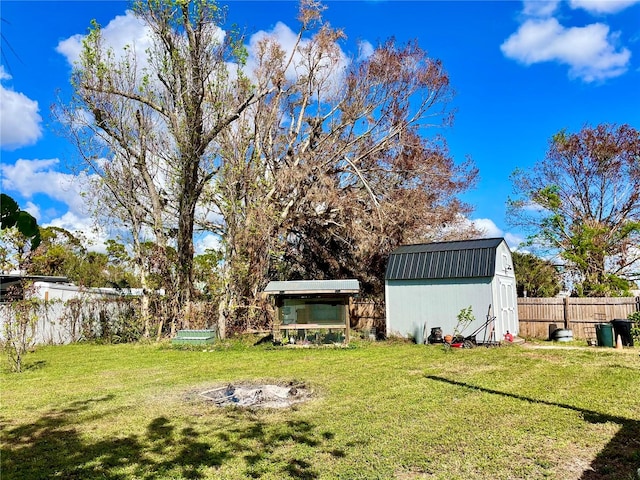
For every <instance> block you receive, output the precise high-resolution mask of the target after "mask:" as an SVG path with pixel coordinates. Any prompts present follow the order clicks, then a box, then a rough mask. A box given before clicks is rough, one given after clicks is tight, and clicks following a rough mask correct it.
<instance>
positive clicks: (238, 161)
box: [212, 4, 477, 324]
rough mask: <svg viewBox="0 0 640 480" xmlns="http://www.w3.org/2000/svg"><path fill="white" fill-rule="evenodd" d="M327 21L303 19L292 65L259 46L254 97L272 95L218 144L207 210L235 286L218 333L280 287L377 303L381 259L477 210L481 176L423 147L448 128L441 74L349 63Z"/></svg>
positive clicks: (402, 64)
mask: <svg viewBox="0 0 640 480" xmlns="http://www.w3.org/2000/svg"><path fill="white" fill-rule="evenodd" d="M321 9H322V8H321V7H320V6H318V5H308V4H303V5H302V9H301V15H300V18H301V20H302V24H303V30H302V31H301V32H300V33H299V35H298V38H297V43H296V44H295V45H294V47H293V55H291V52H289V51H286V50H285V48H284V47H283V46H281V45H280V44H279V43H278V40H277V39H276V38H273V37H269V36H266V37H265V38H263V39H262V40H261V41H260V42H259V44H258V45H257V46H256V58H255V59H254V63H255V68H254V70H253V71H251V72H249V73H248V75H249V76H250V78H252V80H253V81H254V82H255V83H256V85H257V88H258V89H261V90H266V89H268V88H269V86H271V85H276V86H277V87H278V88H277V90H275V91H273V93H271V94H270V95H267V96H264V97H262V98H261V99H260V100H259V101H258V102H257V103H256V104H255V105H253V106H252V107H251V108H250V109H247V110H246V111H245V112H243V115H242V116H240V118H239V121H238V125H236V126H235V127H234V128H233V129H230V130H228V131H227V132H225V134H224V135H221V137H220V142H221V144H222V145H223V146H224V148H223V149H222V151H223V152H224V159H225V168H224V169H223V170H222V171H221V172H220V175H219V176H218V177H217V179H216V192H217V196H216V195H215V194H214V195H213V197H212V198H213V199H214V201H216V202H217V205H218V211H219V212H220V214H221V217H222V219H223V222H222V225H223V230H222V238H223V246H224V248H225V249H226V254H225V259H226V267H227V273H226V275H227V277H228V278H229V281H228V282H227V283H226V284H227V287H228V291H227V296H226V297H225V298H224V299H223V302H222V303H221V309H220V314H221V320H220V323H221V324H222V323H224V322H225V320H223V318H222V317H226V318H227V320H228V319H233V318H234V312H237V311H240V312H241V313H242V315H243V316H244V317H246V310H247V309H251V308H252V307H251V306H252V305H256V302H257V299H258V296H257V293H258V292H259V291H260V290H261V288H262V287H264V284H265V283H266V281H268V279H269V278H270V277H274V276H282V277H290V278H291V277H299V278H322V277H333V278H344V277H346V276H356V277H358V278H360V279H362V280H363V281H364V283H365V284H366V286H367V287H368V288H369V289H370V290H371V291H377V293H379V292H380V289H381V280H382V276H383V271H384V266H385V263H386V262H385V258H386V254H388V253H389V252H390V251H391V250H392V249H393V248H395V247H396V246H397V245H398V244H399V243H402V242H406V241H419V240H422V241H424V240H428V239H435V238H442V236H443V235H444V232H445V231H447V228H446V226H451V225H452V224H458V225H459V226H461V225H462V222H461V220H462V219H463V217H464V215H465V214H466V213H468V212H469V210H470V208H469V207H468V206H467V205H464V204H463V203H462V202H460V201H459V200H457V198H456V195H457V194H458V193H460V192H462V191H464V190H465V189H467V188H469V187H471V186H472V185H473V183H474V181H475V178H476V175H477V171H476V169H475V168H474V167H473V165H472V164H471V162H465V163H464V164H462V165H455V164H454V162H453V160H452V159H451V157H450V156H449V155H448V151H447V147H446V143H445V142H444V140H443V139H442V138H441V137H439V136H437V135H434V136H432V137H431V138H427V137H426V136H425V133H426V132H427V131H428V128H429V127H432V126H437V127H442V126H446V125H448V124H449V122H450V120H451V116H450V115H449V113H448V112H447V109H446V107H447V104H448V102H449V100H450V98H451V94H452V92H451V89H450V86H449V78H448V76H447V74H446V72H445V71H444V69H443V67H442V65H441V63H440V62H439V61H437V60H434V59H431V58H430V57H429V56H428V55H427V54H426V52H424V51H423V50H422V49H420V48H419V47H418V45H417V44H415V43H409V44H407V45H404V46H398V45H396V43H395V42H394V41H388V42H387V43H385V44H382V45H380V46H379V47H378V48H377V49H375V51H374V52H373V53H372V54H371V55H370V56H368V57H366V58H358V59H347V58H346V57H345V56H344V55H343V54H342V51H341V50H340V48H339V46H338V45H339V41H340V40H341V39H342V38H343V37H344V35H343V33H342V32H341V31H339V30H335V29H332V28H331V27H330V26H329V25H327V24H326V23H323V22H320V20H321V17H320V13H321ZM316 26H319V28H317V29H314V27H316ZM305 34H307V36H305ZM448 231H451V229H449V230H448ZM466 234H468V230H465V228H462V227H461V228H460V229H458V230H457V235H458V236H464V235H466ZM235 321H236V322H237V321H238V320H237V319H236V320H235ZM230 323H234V321H233V320H232V321H231V322H230Z"/></svg>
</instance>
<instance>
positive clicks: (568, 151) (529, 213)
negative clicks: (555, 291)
mask: <svg viewBox="0 0 640 480" xmlns="http://www.w3.org/2000/svg"><path fill="white" fill-rule="evenodd" d="M512 181H513V184H514V191H515V192H517V197H515V198H510V199H509V201H508V206H509V213H510V215H509V219H510V222H511V223H512V224H513V225H516V226H520V227H524V228H526V229H528V231H529V234H530V236H529V245H530V246H531V247H532V248H534V249H539V250H541V251H546V253H553V254H557V255H559V256H560V258H562V259H563V263H564V264H565V267H566V269H567V270H568V271H569V272H571V273H572V274H573V276H574V278H575V292H574V293H575V294H578V295H584V296H607V295H624V294H626V293H627V292H628V291H629V287H630V285H631V282H633V281H634V280H637V279H638V278H640V275H639V271H640V270H639V269H640V249H639V248H638V245H640V132H638V130H636V129H635V128H632V127H631V126H629V125H621V126H615V125H608V124H603V125H598V126H597V127H589V126H585V127H584V128H583V129H582V130H581V131H580V132H578V133H573V134H570V133H568V132H566V131H564V130H562V131H560V132H559V133H557V134H556V135H554V136H553V138H552V139H551V141H550V144H549V149H548V151H547V155H546V157H545V159H544V160H542V161H541V162H539V163H538V164H536V165H535V166H534V167H533V168H532V169H531V170H529V171H524V170H516V171H515V172H514V173H513V174H512Z"/></svg>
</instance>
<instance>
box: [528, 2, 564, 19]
mask: <svg viewBox="0 0 640 480" xmlns="http://www.w3.org/2000/svg"><path fill="white" fill-rule="evenodd" d="M523 4H524V5H523V8H522V13H524V14H525V15H527V16H531V17H549V16H551V15H552V14H553V13H555V11H556V10H557V8H558V5H559V4H560V0H549V1H540V0H524V2H523Z"/></svg>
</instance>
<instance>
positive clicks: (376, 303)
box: [349, 299, 386, 334]
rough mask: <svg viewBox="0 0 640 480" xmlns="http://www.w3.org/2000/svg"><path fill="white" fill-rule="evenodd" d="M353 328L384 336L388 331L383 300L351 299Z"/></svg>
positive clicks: (350, 307) (350, 311) (350, 312)
mask: <svg viewBox="0 0 640 480" xmlns="http://www.w3.org/2000/svg"><path fill="white" fill-rule="evenodd" d="M349 316H350V318H351V328H353V329H354V330H360V331H369V332H372V333H373V332H375V333H377V334H384V333H385V330H386V321H385V311H384V300H383V299H351V301H350V302H349Z"/></svg>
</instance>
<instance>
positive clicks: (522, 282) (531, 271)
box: [511, 252, 562, 297]
mask: <svg viewBox="0 0 640 480" xmlns="http://www.w3.org/2000/svg"><path fill="white" fill-rule="evenodd" d="M511 258H512V259H513V270H514V273H515V275H516V288H517V290H518V296H519V297H555V296H556V295H557V294H558V293H559V292H560V290H561V288H562V276H561V274H560V271H559V269H558V267H556V266H555V265H553V263H551V262H550V261H548V260H543V259H542V258H540V257H536V256H535V255H532V254H530V253H519V252H512V253H511Z"/></svg>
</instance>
